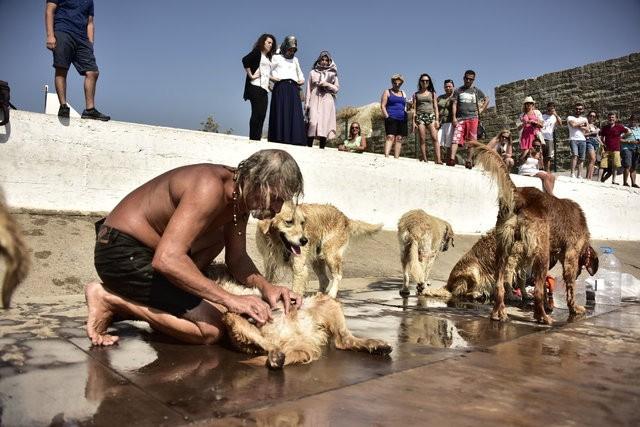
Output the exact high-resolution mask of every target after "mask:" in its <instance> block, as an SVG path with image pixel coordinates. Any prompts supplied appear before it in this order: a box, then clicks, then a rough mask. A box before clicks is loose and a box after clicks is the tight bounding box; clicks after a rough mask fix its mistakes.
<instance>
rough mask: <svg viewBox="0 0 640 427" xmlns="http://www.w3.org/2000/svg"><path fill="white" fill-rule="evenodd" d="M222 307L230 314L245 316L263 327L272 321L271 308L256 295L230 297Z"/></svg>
mask: <svg viewBox="0 0 640 427" xmlns="http://www.w3.org/2000/svg"><path fill="white" fill-rule="evenodd" d="M224 305H225V306H226V307H227V308H228V309H229V311H231V312H232V313H237V314H246V315H247V316H249V317H251V318H252V319H253V320H255V321H256V323H257V324H258V325H264V324H265V323H267V322H268V321H269V320H271V319H272V316H271V307H269V304H267V303H266V302H264V301H263V300H262V298H260V297H259V296H257V295H232V296H231V298H229V299H228V300H226V301H225V303H224Z"/></svg>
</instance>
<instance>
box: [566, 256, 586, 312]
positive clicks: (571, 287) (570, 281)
mask: <svg viewBox="0 0 640 427" xmlns="http://www.w3.org/2000/svg"><path fill="white" fill-rule="evenodd" d="M578 258H579V254H578V253H576V252H575V251H568V250H567V252H566V254H565V256H564V260H563V261H562V279H563V280H564V283H565V285H566V287H567V307H568V308H569V312H570V313H571V314H584V313H586V310H585V308H584V307H583V306H581V305H578V303H577V302H576V295H575V283H576V279H577V278H578V272H579V271H578V269H579V268H580V267H579V259H578Z"/></svg>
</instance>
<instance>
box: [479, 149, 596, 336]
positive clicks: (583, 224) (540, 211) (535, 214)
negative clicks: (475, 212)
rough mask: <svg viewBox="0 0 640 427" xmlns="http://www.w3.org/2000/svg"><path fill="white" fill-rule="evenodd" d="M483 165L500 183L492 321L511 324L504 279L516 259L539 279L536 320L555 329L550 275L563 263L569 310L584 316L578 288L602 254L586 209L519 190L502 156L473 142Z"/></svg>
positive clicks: (530, 189)
mask: <svg viewBox="0 0 640 427" xmlns="http://www.w3.org/2000/svg"><path fill="white" fill-rule="evenodd" d="M469 144H470V145H471V146H472V147H473V148H474V150H475V153H476V156H477V159H478V161H479V163H480V164H481V165H482V166H483V167H484V169H485V170H486V171H488V172H489V173H490V174H491V177H492V178H493V179H494V180H495V181H496V182H497V184H498V218H497V220H496V240H497V246H496V258H495V263H496V264H495V271H496V292H495V298H494V305H493V312H492V313H491V319H493V320H506V319H507V313H506V310H505V305H504V279H505V276H508V277H509V276H511V277H512V276H513V272H508V273H507V270H508V269H509V265H510V261H509V258H510V257H516V258H517V259H521V260H523V262H524V265H523V264H520V268H525V269H528V268H531V271H532V274H533V280H534V288H535V289H534V296H533V297H534V307H533V310H534V317H535V319H536V320H537V321H538V322H541V323H545V324H549V325H550V324H551V323H552V320H551V317H549V316H548V315H547V313H546V312H545V309H544V284H545V279H546V275H547V271H548V270H549V269H550V268H551V267H553V266H554V265H555V263H556V262H558V261H560V262H561V263H562V278H563V280H564V282H565V284H566V286H567V307H569V311H570V313H571V314H574V315H575V314H582V313H584V312H585V309H584V307H581V306H579V305H578V304H577V303H576V301H575V293H574V285H575V281H576V278H577V277H578V275H579V274H580V272H581V270H582V267H585V268H586V270H587V271H588V272H589V273H590V274H591V275H593V274H595V273H596V272H597V271H598V255H597V252H596V251H595V250H594V249H593V248H592V247H591V246H590V244H589V242H590V234H589V228H588V227H587V220H586V218H585V216H584V212H582V209H581V208H580V205H578V204H577V203H575V202H574V201H572V200H569V199H558V198H557V197H555V196H551V195H549V194H546V193H543V192H542V191H540V190H538V189H537V188H533V187H521V188H518V187H516V186H515V184H514V183H513V181H512V180H511V177H510V175H509V171H508V170H507V168H506V166H505V164H504V163H503V162H502V159H501V158H500V156H499V155H498V154H497V153H496V152H495V151H494V150H491V149H489V148H487V147H486V146H485V145H484V144H481V143H479V142H478V141H471V142H470V143H469Z"/></svg>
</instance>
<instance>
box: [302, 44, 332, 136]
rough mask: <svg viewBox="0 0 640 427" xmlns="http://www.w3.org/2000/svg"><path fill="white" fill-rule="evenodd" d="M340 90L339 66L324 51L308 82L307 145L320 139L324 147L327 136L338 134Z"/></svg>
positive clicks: (315, 63)
mask: <svg viewBox="0 0 640 427" xmlns="http://www.w3.org/2000/svg"><path fill="white" fill-rule="evenodd" d="M338 90H340V83H339V82H338V67H337V66H336V63H335V62H333V59H332V58H331V54H330V53H329V52H327V51H326V50H325V51H322V52H320V56H318V59H317V60H316V62H314V64H313V69H312V70H311V72H310V73H309V82H308V83H307V95H306V97H305V105H304V106H305V111H306V112H307V117H308V119H309V121H308V126H307V147H312V146H313V140H314V139H317V140H318V141H320V148H324V146H325V143H326V142H327V138H334V137H335V136H336V104H335V98H336V93H338Z"/></svg>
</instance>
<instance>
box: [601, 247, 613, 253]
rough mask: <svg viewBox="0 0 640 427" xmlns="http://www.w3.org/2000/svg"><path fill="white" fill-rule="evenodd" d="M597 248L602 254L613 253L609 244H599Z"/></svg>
mask: <svg viewBox="0 0 640 427" xmlns="http://www.w3.org/2000/svg"><path fill="white" fill-rule="evenodd" d="M599 249H600V250H601V251H602V253H603V254H613V253H615V252H614V251H613V248H612V247H609V246H600V248H599Z"/></svg>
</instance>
